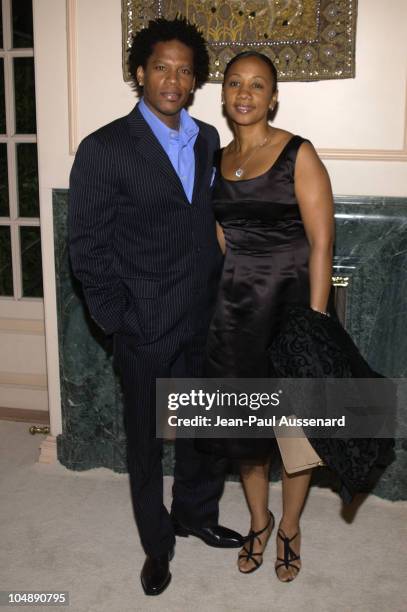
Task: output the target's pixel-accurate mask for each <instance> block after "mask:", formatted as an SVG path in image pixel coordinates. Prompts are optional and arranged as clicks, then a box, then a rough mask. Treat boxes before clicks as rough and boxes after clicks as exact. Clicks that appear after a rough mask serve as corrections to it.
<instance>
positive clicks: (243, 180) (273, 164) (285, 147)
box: [219, 134, 297, 183]
mask: <svg viewBox="0 0 407 612" xmlns="http://www.w3.org/2000/svg"><path fill="white" fill-rule="evenodd" d="M294 138H297V136H296V135H295V134H294V135H293V136H291V138H290V139H289V140H287V142H286V143H285V145H284V147H283V148H282V149H281V151H280V153H279V154H278V155H277V157H276V159H275V160H274V162H273V163H272V164H271V166H270V167H269V168H267V170H265V171H264V172H262V173H261V174H258V175H257V176H252V177H251V178H247V179H238V180H234V179H227V178H226V177H225V176H223V174H222V170H221V168H222V156H221V158H220V162H219V174H220V176H221V177H222V179H223V180H224V181H226V182H227V183H247V182H248V181H254V180H255V179H258V178H261V177H263V176H265V175H266V174H268V173H269V172H270V171H271V170H272V169H273V168H274V166H276V165H277V163H278V162H279V161H280V158H281V157H282V155H283V153H285V151H286V149H287V147H288V145H289V144H290V143H291V142H292V140H293V139H294ZM222 150H223V149H222Z"/></svg>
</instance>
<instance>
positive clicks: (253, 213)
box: [197, 136, 393, 502]
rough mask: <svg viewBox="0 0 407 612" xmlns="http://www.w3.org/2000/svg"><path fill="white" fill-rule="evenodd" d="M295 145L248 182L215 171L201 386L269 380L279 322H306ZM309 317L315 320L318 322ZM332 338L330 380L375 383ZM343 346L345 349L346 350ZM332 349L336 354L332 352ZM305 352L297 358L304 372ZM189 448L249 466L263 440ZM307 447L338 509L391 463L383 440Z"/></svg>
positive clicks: (266, 446) (319, 442)
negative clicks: (216, 270)
mask: <svg viewBox="0 0 407 612" xmlns="http://www.w3.org/2000/svg"><path fill="white" fill-rule="evenodd" d="M303 142H304V139H303V138H301V137H300V136H293V137H292V138H291V139H290V140H289V142H288V143H287V144H286V146H285V147H284V149H283V150H282V152H281V153H280V155H279V157H278V158H277V160H276V161H275V163H274V164H273V166H272V167H271V168H269V169H268V170H267V171H266V172H264V174H262V175H260V176H257V177H255V178H253V179H246V180H236V181H233V180H227V179H225V178H223V177H222V175H221V172H220V163H218V172H217V178H216V182H215V185H214V189H213V207H214V212H215V216H216V219H217V221H218V222H219V223H220V225H221V226H222V228H223V231H224V234H225V240H226V245H227V248H226V254H225V261H224V267H223V274H222V277H221V280H220V286H219V293H218V298H217V303H216V307H215V312H214V316H213V319H212V322H211V325H210V330H209V335H208V343H207V359H206V375H207V377H208V378H258V377H260V378H267V377H268V376H269V375H271V376H274V374H273V372H274V368H273V366H272V367H271V368H270V354H268V352H267V350H268V349H269V348H270V346H271V344H272V342H273V339H275V340H276V339H277V337H279V336H278V332H279V331H280V323H283V325H282V326H281V327H284V320H285V319H287V317H288V319H289V318H290V316H291V315H290V314H289V312H288V311H292V308H290V307H291V306H299V307H300V310H304V307H305V309H306V311H304V312H305V314H304V316H305V315H306V316H305V319H307V320H308V319H309V318H310V317H311V315H312V313H313V311H311V310H310V309H309V303H310V289H309V272H308V258H309V245H308V241H307V238H306V235H305V231H304V225H303V222H302V219H301V215H300V210H299V206H298V202H297V200H296V197H295V191H294V169H295V161H296V157H297V153H298V149H299V147H300V146H301V144H302V143H303ZM219 162H220V160H219ZM297 310H298V309H297ZM313 315H314V318H315V317H316V318H317V319H318V316H319V317H320V316H321V315H317V314H316V313H313ZM311 318H312V317H311ZM313 325H314V323H313ZM340 336H341V337H340V339H339V343H338V346H339V347H340V349H339V350H340V351H343V352H344V354H347V355H348V356H347V358H346V360H345V362H344V371H341V372H340V373H339V374H338V372H337V369H338V368H337V366H338V363H339V364H342V361H343V360H342V359H336V362H337V363H336V362H335V364H334V365H335V368H336V369H335V368H333V370H332V373H331V375H332V376H336V377H337V376H340V377H342V376H356V377H360V378H363V377H366V376H367V377H374V376H378V375H377V374H376V373H374V372H372V371H371V370H370V368H369V367H368V366H367V364H366V363H365V362H364V360H363V358H362V356H361V355H360V353H359V352H358V350H357V348H356V347H355V346H354V345H353V343H352V341H351V340H350V339H349V338H347V337H346V338H345V339H344V336H346V332H344V330H342V334H340ZM299 337H300V336H299ZM293 341H295V339H294V340H293ZM329 342H331V341H330V340H329ZM300 344H301V343H300ZM349 344H352V347H351V350H349ZM334 348H335V350H336V349H337V347H336V345H335V347H334ZM297 349H298V347H297ZM335 350H334V353H335ZM308 352H309V351H308ZM308 352H307V355H305V356H303V357H304V363H305V364H307V359H308V358H309V355H308ZM349 355H350V356H349ZM351 362H353V367H350V364H351ZM290 363H291V362H290ZM354 364H356V366H354ZM297 365H298V364H297ZM317 365H318V364H310V368H309V369H310V371H313V370H315V372H317V371H318V368H317V367H316V366H317ZM325 365H326V364H325ZM342 365H343V364H342ZM315 368H316V369H315ZM347 370H349V371H347ZM352 370H353V372H352ZM279 375H280V376H281V375H283V376H288V377H290V376H294V377H295V376H297V377H301V376H304V375H306V376H309V374H304V372H303V371H302V369H301V368H298V367H294V371H293V372H291V370H290V368H289V367H287V364H285V365H284V367H283V370H282V373H280V374H279ZM311 375H312V374H311ZM313 375H314V376H318V374H316V373H314V374H313ZM326 375H327V376H328V375H329V374H326ZM197 442H198V447H199V449H200V450H201V451H204V452H210V453H212V454H218V455H222V454H223V455H224V456H228V457H232V458H241V459H242V458H245V457H246V458H255V456H256V455H257V456H261V455H264V454H265V453H266V452H268V451H270V450H271V442H270V440H268V441H266V440H259V439H257V440H256V441H255V444H253V439H240V440H238V439H211V440H210V439H200V440H198V441H197ZM310 443H311V444H312V446H313V447H314V449H315V450H316V452H317V453H318V455H319V456H320V457H321V458H322V459H323V461H324V462H325V463H326V465H327V466H329V467H330V468H331V469H332V470H333V471H334V472H335V473H336V474H337V476H339V479H340V481H341V488H340V493H341V496H342V498H343V500H344V501H345V502H349V501H350V500H351V498H352V496H353V494H354V493H355V492H356V491H361V490H365V489H366V488H367V489H369V488H370V486H371V485H369V484H368V482H369V478H370V474H371V470H372V468H373V467H374V466H377V465H382V466H385V465H388V464H389V463H390V462H391V461H392V460H393V455H392V453H391V448H392V441H391V440H379V439H377V440H376V439H347V440H341V439H315V438H312V439H311V438H310Z"/></svg>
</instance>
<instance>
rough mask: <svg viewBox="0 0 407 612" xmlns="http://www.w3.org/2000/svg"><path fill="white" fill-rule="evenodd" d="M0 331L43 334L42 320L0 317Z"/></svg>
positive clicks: (34, 334)
mask: <svg viewBox="0 0 407 612" xmlns="http://www.w3.org/2000/svg"><path fill="white" fill-rule="evenodd" d="M0 333H8V334H27V335H33V336H44V334H45V326H44V321H38V320H37V319H9V318H0Z"/></svg>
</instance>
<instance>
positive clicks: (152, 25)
mask: <svg viewBox="0 0 407 612" xmlns="http://www.w3.org/2000/svg"><path fill="white" fill-rule="evenodd" d="M170 40H178V41H179V42H181V43H183V44H184V45H186V46H187V47H189V48H190V49H192V51H193V54H194V76H195V82H196V86H197V87H201V86H202V85H203V84H204V83H205V82H206V81H207V80H208V76H209V55H208V51H207V48H206V42H205V39H204V37H203V35H202V34H201V32H200V31H199V30H198V28H197V27H196V26H195V25H194V24H192V23H190V22H189V21H188V20H187V19H186V18H185V17H176V18H175V19H173V20H171V21H170V20H168V19H162V18H159V19H154V20H153V21H150V22H149V24H148V27H147V28H143V29H142V30H140V31H139V32H137V34H135V35H134V36H133V40H132V45H131V47H130V49H129V57H128V68H129V73H130V76H131V79H132V82H133V87H134V89H135V90H136V91H138V93H139V94H140V93H142V87H140V86H139V84H138V82H137V76H136V71H137V68H138V67H139V66H142V67H143V68H144V69H145V68H146V66H147V62H148V58H149V57H150V55H152V53H153V51H154V46H155V45H156V44H157V43H158V42H169V41H170Z"/></svg>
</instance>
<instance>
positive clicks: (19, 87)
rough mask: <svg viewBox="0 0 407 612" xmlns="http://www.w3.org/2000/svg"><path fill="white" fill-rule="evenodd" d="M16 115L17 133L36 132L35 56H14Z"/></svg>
mask: <svg viewBox="0 0 407 612" xmlns="http://www.w3.org/2000/svg"><path fill="white" fill-rule="evenodd" d="M14 89H15V104H16V108H15V117H16V132H17V134H35V132H36V119H35V81H34V58H33V57H16V58H14Z"/></svg>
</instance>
